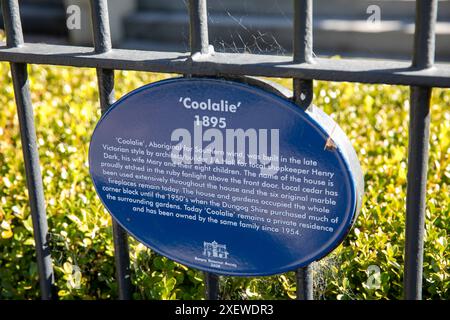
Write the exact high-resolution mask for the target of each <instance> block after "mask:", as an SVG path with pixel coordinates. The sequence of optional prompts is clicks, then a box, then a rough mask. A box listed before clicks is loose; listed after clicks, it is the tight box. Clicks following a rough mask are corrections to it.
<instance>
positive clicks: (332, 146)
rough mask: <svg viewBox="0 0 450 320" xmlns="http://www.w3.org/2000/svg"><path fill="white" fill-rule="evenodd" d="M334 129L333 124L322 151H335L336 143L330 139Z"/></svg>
mask: <svg viewBox="0 0 450 320" xmlns="http://www.w3.org/2000/svg"><path fill="white" fill-rule="evenodd" d="M335 129H336V124H334V127H333V130H331V133H330V135H329V136H328V138H327V141H325V146H324V148H323V150H328V151H334V150H336V149H337V146H336V143H335V142H334V141H333V139H332V138H331V137H332V136H333V133H334V130H335Z"/></svg>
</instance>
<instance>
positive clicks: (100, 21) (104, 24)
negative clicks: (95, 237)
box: [90, 0, 133, 300]
mask: <svg viewBox="0 0 450 320" xmlns="http://www.w3.org/2000/svg"><path fill="white" fill-rule="evenodd" d="M90 4H91V17H92V27H93V30H92V31H93V36H94V47H95V52H96V53H105V52H108V51H110V50H111V48H112V45H111V34H110V28H109V16H108V3H107V1H106V0H91V2H90ZM97 82H98V87H99V96H100V107H101V110H102V113H105V112H106V111H107V110H108V108H109V107H110V106H111V104H113V103H114V70H111V69H101V68H97ZM112 226H113V240H114V252H115V254H114V258H115V264H116V277H117V282H118V287H119V299H120V300H131V298H132V296H131V295H132V291H133V290H132V285H131V270H130V254H129V247H128V235H127V233H126V231H125V230H124V229H123V228H122V227H121V226H120V225H119V224H118V223H117V222H116V221H115V220H114V219H112Z"/></svg>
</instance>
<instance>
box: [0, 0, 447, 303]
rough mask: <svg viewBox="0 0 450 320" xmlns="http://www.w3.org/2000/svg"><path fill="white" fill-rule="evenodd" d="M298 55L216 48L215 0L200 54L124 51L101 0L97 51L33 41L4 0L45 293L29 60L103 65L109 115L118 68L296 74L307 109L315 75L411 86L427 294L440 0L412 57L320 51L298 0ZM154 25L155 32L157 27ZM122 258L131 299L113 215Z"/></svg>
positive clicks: (95, 8) (47, 274) (196, 45)
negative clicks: (114, 41) (211, 31)
mask: <svg viewBox="0 0 450 320" xmlns="http://www.w3.org/2000/svg"><path fill="white" fill-rule="evenodd" d="M293 3H294V8H295V10H294V26H293V35H294V37H293V38H294V43H293V48H294V52H293V57H286V56H270V55H253V54H236V53H233V54H230V53H215V54H211V50H210V47H209V43H208V18H207V6H206V0H189V15H190V47H191V53H190V54H186V53H179V52H156V51H135V50H120V49H113V48H112V47H111V36H110V29H109V18H108V7H107V0H91V16H92V22H93V35H94V48H93V49H92V48H87V47H76V46H65V45H50V44H32V43H25V42H24V40H23V33H22V25H21V21H20V11H19V4H18V0H1V4H2V11H3V19H4V25H5V31H6V37H7V41H6V44H5V43H0V61H8V62H10V63H11V74H12V78H13V85H14V92H15V99H16V104H17V112H18V116H19V123H20V133H21V139H22V148H23V156H24V160H25V170H26V177H27V185H28V190H29V203H30V209H31V215H32V219H33V228H34V237H35V242H36V253H37V261H38V269H39V277H40V288H41V294H42V299H54V298H56V297H55V290H54V289H55V288H54V276H53V268H52V260H51V252H50V248H49V234H48V227H47V218H46V210H45V203H44V188H43V185H42V177H41V171H40V167H39V156H38V150H37V144H36V131H35V127H34V115H33V108H32V105H31V98H30V87H29V81H28V74H27V64H49V65H64V66H75V67H90V68H96V69H97V77H98V87H99V95H100V106H101V110H102V112H105V111H106V110H107V109H108V107H109V106H110V105H111V104H112V103H113V102H114V69H121V70H137V71H152V72H163V73H180V74H185V75H187V76H191V75H209V76H224V75H226V76H242V75H250V76H267V77H282V78H292V79H293V84H294V100H295V102H296V103H297V104H298V105H299V106H301V107H303V108H307V107H308V106H309V105H310V103H311V101H312V99H313V90H312V89H313V80H325V81H349V82H361V83H380V84H383V83H384V84H393V85H408V86H410V87H411V111H410V126H409V151H408V186H407V205H406V226H405V230H406V247H405V268H404V298H405V299H421V297H422V262H423V235H424V219H425V200H426V199H425V196H426V181H427V163H428V140H429V125H430V97H431V92H432V88H433V87H444V88H449V87H450V65H448V64H447V65H440V64H434V48H435V43H434V42H435V24H436V15H437V3H438V1H437V0H417V1H416V28H415V38H414V48H413V53H412V62H411V63H405V62H393V61H387V60H386V61H385V60H346V59H343V60H331V59H320V58H313V37H312V32H313V25H312V15H313V0H293ZM150 32H151V31H150ZM113 237H114V248H115V263H116V270H117V281H118V284H119V286H118V287H119V297H120V299H130V298H131V293H132V285H131V281H130V263H129V252H128V235H127V233H126V232H125V231H124V230H123V229H122V228H121V227H120V226H119V225H118V224H117V223H116V222H114V221H113ZM205 280H206V298H207V299H216V298H217V297H218V277H217V276H216V275H213V274H206V277H205ZM312 284H313V279H312V268H311V266H307V267H304V268H301V269H299V270H297V296H298V299H312V298H313V286H312Z"/></svg>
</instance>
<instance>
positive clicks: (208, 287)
mask: <svg viewBox="0 0 450 320" xmlns="http://www.w3.org/2000/svg"><path fill="white" fill-rule="evenodd" d="M205 291H206V300H217V299H218V298H219V276H218V275H216V274H213V273H209V272H205Z"/></svg>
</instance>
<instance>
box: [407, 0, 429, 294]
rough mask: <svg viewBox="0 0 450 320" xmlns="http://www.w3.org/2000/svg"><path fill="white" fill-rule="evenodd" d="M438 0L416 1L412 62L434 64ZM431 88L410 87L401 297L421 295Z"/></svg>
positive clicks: (419, 66)
mask: <svg viewBox="0 0 450 320" xmlns="http://www.w3.org/2000/svg"><path fill="white" fill-rule="evenodd" d="M436 16H437V0H417V1H416V30H415V34H414V55H413V59H412V66H413V67H414V68H420V69H426V68H430V67H432V66H433V64H434V49H435V25H436ZM431 92H432V88H428V87H411V93H410V96H411V106H410V123H409V146H408V186H407V197H406V228H405V229H406V232H405V274H404V298H405V299H407V300H420V299H422V272H423V238H424V228H425V206H426V184H427V170H428V141H429V135H430V99H431Z"/></svg>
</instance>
